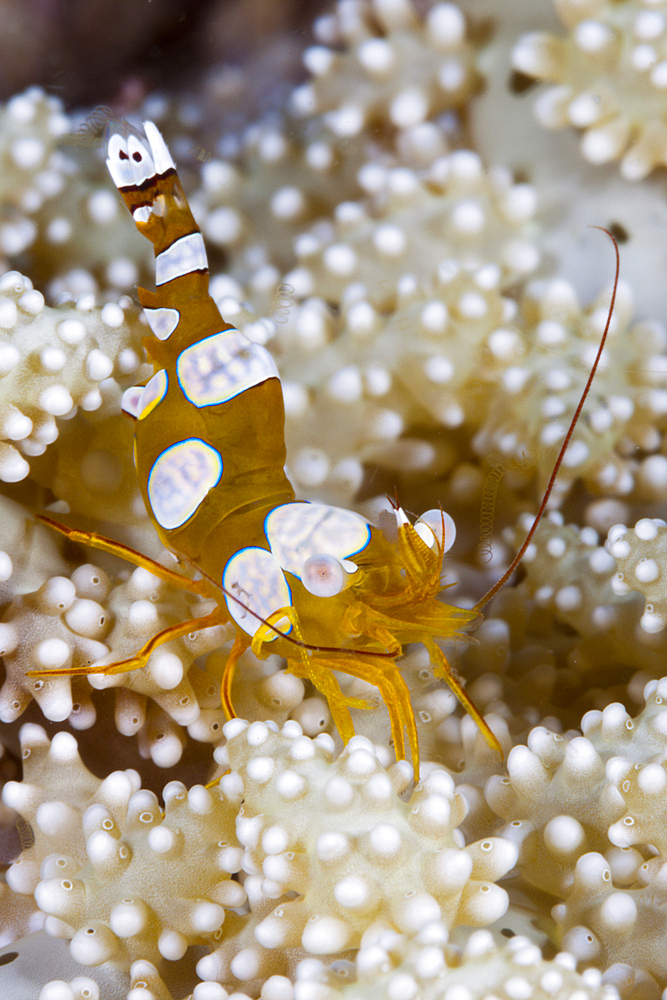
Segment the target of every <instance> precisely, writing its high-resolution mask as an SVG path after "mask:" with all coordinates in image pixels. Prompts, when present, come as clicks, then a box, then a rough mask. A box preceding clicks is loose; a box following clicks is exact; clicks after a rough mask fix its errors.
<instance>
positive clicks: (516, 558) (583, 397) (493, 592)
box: [472, 226, 621, 611]
mask: <svg viewBox="0 0 667 1000" xmlns="http://www.w3.org/2000/svg"><path fill="white" fill-rule="evenodd" d="M591 229H599V230H601V231H602V232H603V233H606V234H607V236H608V237H609V239H610V240H611V242H612V243H613V244H614V251H615V252H616V274H615V276H614V287H613V289H612V293H611V302H610V303H609V312H608V313H607V322H606V323H605V327H604V332H603V334H602V338H601V339H600V346H599V347H598V352H597V354H596V356H595V361H594V362H593V366H592V368H591V371H590V374H589V376H588V381H587V382H586V386H585V388H584V391H583V392H582V394H581V399H580V400H579V405H578V406H577V409H576V410H575V412H574V416H573V417H572V423H571V424H570V427H569V429H568V432H567V434H566V435H565V440H564V441H563V444H562V445H561V449H560V451H559V452H558V458H557V459H556V464H555V465H554V467H553V472H552V473H551V478H550V479H549V483H548V485H547V488H546V490H545V491H544V496H543V497H542V503H541V504H540V507H539V510H538V512H537V514H536V515H535V520H534V521H533V523H532V525H531V528H530V531H529V532H528V534H527V535H526V538H525V540H524V543H523V545H522V546H521V548H520V549H519V551H518V552H517V554H516V555H515V556H514V559H513V560H512V562H511V563H510V565H509V567H508V568H507V569H506V570H505V572H504V573H503V575H502V576H501V577H500V579H499V580H498V582H497V583H495V584H494V585H493V587H491V590H488V591H487V592H486V594H485V595H484V597H482V599H481V600H480V601H478V602H477V604H476V605H475V606H474V608H473V609H472V610H473V611H481V610H482V608H484V607H485V606H486V605H487V604H488V603H489V601H490V600H491V599H492V598H493V597H495V596H496V594H497V593H498V591H499V590H501V589H502V588H503V587H504V586H505V584H506V583H507V581H508V580H509V578H510V577H511V575H512V573H514V571H515V570H516V568H517V566H518V565H519V563H520V562H521V560H522V559H523V557H524V555H525V554H526V549H527V548H528V546H529V545H530V543H531V541H532V538H533V535H534V534H535V532H536V531H537V527H538V525H539V523H540V521H541V520H542V515H543V514H544V511H545V509H546V506H547V503H548V502H549V497H550V496H551V491H552V490H553V488H554V483H555V482H556V476H557V475H558V473H559V471H560V467H561V465H562V464H563V458H564V457H565V452H566V451H567V446H568V445H569V443H570V439H571V437H572V435H573V433H574V429H575V427H576V426H577V422H578V420H579V417H580V415H581V411H582V409H583V406H584V403H585V402H586V397H587V396H588V393H589V390H590V388H591V385H592V384H593V379H594V378H595V373H596V371H597V368H598V365H599V363H600V358H601V357H602V351H603V350H604V345H605V342H606V340H607V334H608V333H609V325H610V323H611V317H612V315H613V312H614V305H615V303H616V290H617V288H618V276H619V273H620V269H621V258H620V255H619V252H618V243H617V242H616V240H615V239H614V237H613V236H612V234H611V233H610V232H609V230H608V229H605V228H604V226H591Z"/></svg>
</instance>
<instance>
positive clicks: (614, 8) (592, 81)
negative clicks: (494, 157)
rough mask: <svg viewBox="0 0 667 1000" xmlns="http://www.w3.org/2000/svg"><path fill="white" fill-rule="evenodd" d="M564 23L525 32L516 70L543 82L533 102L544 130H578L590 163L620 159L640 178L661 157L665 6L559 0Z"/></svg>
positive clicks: (629, 175)
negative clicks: (558, 32)
mask: <svg viewBox="0 0 667 1000" xmlns="http://www.w3.org/2000/svg"><path fill="white" fill-rule="evenodd" d="M555 7H556V9H557V11H558V14H559V16H560V18H561V20H562V22H563V23H564V25H565V27H566V28H567V29H568V32H569V33H568V34H567V35H565V36H560V37H557V36H555V35H552V34H550V33H548V32H543V31H537V32H532V33H530V34H527V35H524V36H523V37H522V38H520V39H519V40H518V42H517V43H516V45H515V47H514V50H513V53H512V65H513V67H514V69H515V70H518V71H519V72H521V73H523V74H525V75H526V76H529V77H534V78H535V79H537V80H540V81H541V82H543V83H546V84H548V86H547V87H546V89H543V90H542V92H541V94H540V95H539V97H538V98H537V101H536V104H535V112H536V115H537V118H538V120H539V121H540V122H541V124H542V125H544V126H545V127H547V128H550V129H556V128H563V127H565V126H567V125H572V126H574V127H575V128H577V129H580V130H582V131H583V136H582V139H581V152H582V154H583V156H584V157H585V158H586V159H587V160H588V161H589V162H590V163H597V164H599V163H608V162H609V161H610V160H620V161H621V174H622V175H623V177H624V178H625V179H626V180H631V181H638V180H641V179H642V178H644V177H646V176H647V174H649V173H650V172H651V171H652V170H653V169H654V168H655V167H658V166H664V165H665V164H666V163H667V154H666V152H665V149H666V142H667V119H666V118H665V96H664V95H665V88H666V87H667V5H666V4H665V3H664V2H661V0H657V2H656V0H629V2H628V0H626V2H623V3H614V2H612V0H585V2H583V3H582V2H581V0H557V2H556V3H555Z"/></svg>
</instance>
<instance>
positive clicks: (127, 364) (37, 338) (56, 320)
mask: <svg viewBox="0 0 667 1000" xmlns="http://www.w3.org/2000/svg"><path fill="white" fill-rule="evenodd" d="M124 305H125V309H123V308H122V307H121V305H119V304H117V303H113V302H109V303H107V304H106V305H105V306H103V307H102V308H101V309H95V308H93V306H94V300H92V301H89V302H82V301H80V303H79V307H78V308H76V309H73V308H71V307H60V308H59V309H52V308H50V307H48V306H45V305H44V296H43V295H42V294H41V292H38V291H37V290H36V289H34V288H33V286H32V282H31V281H30V279H29V278H25V277H24V276H23V275H21V274H19V273H18V271H7V272H6V273H5V274H4V275H3V276H2V278H0V399H1V402H0V438H2V442H1V443H0V478H2V479H3V480H4V481H5V482H17V481H19V480H21V479H24V478H25V477H26V476H27V475H28V472H29V468H30V464H29V461H28V459H30V458H31V457H35V456H38V455H41V454H43V453H44V451H45V450H46V448H47V446H48V445H50V444H52V443H53V442H54V441H55V440H56V439H57V437H58V424H57V421H56V418H57V417H61V418H62V417H71V416H73V415H74V413H76V409H75V408H76V407H80V408H81V409H82V410H83V411H85V412H88V413H92V412H94V411H95V410H98V409H100V407H102V405H103V398H102V393H101V392H100V383H101V382H104V381H105V380H106V379H108V378H110V377H111V376H112V375H114V376H118V377H122V376H127V375H128V374H130V373H133V372H135V371H136V370H137V368H138V367H139V364H140V351H141V336H142V334H143V328H142V325H141V324H140V323H139V321H138V317H137V312H136V310H135V309H133V308H132V307H131V303H130V302H129V301H128V302H126V303H124ZM126 310H127V311H128V312H129V317H128V319H126V315H125V311H126ZM128 320H129V321H128Z"/></svg>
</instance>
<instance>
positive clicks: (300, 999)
mask: <svg viewBox="0 0 667 1000" xmlns="http://www.w3.org/2000/svg"><path fill="white" fill-rule="evenodd" d="M447 937H448V935H447V928H446V927H445V926H444V925H443V924H442V923H438V922H436V921H434V922H433V923H430V924H427V925H426V926H425V927H424V928H423V930H422V931H421V932H420V933H419V934H418V935H417V936H416V938H414V939H412V940H410V939H406V938H405V937H401V936H400V935H398V934H396V932H395V931H393V930H391V929H390V928H389V927H387V926H386V925H384V924H382V923H380V924H377V925H373V926H371V927H370V928H369V929H368V930H367V931H366V933H365V934H364V937H363V939H362V942H361V946H360V948H359V951H358V952H357V955H356V958H355V963H354V967H353V968H352V969H349V970H348V969H347V968H346V969H340V970H338V969H327V968H324V967H322V966H318V964H317V963H314V962H313V963H305V962H304V963H303V966H300V967H299V968H298V969H297V979H296V982H295V984H294V993H293V997H294V1000H307V998H309V997H311V996H312V995H313V992H314V990H315V989H317V996H318V997H320V998H321V1000H338V998H341V1000H342V998H345V1000H352V998H353V997H354V998H356V997H359V996H363V997H365V998H368V1000H396V998H397V997H401V998H402V997H411V998H412V1000H439V998H441V997H448V998H449V997H452V998H454V997H465V998H467V1000H483V998H484V1000H492V998H493V1000H495V998H499V1000H519V998H520V997H534V998H535V1000H547V998H553V1000H568V998H571V997H573V996H576V997H577V998H579V1000H585V998H591V1000H593V998H600V1000H603V998H604V1000H615V998H616V997H617V996H618V994H617V992H616V989H615V988H614V986H612V985H606V984H605V983H603V980H602V976H601V975H600V973H599V972H598V971H597V970H594V969H587V970H585V971H584V972H583V974H582V973H581V972H577V971H576V968H575V966H576V960H575V957H574V956H573V955H571V954H569V953H567V952H561V953H559V954H557V955H556V956H555V957H554V958H553V959H552V960H551V961H545V960H544V958H543V957H542V954H541V952H540V949H539V948H537V947H536V946H535V945H534V944H533V943H532V942H531V941H529V940H528V938H526V937H522V936H516V937H514V938H512V940H511V941H508V942H506V943H503V944H502V945H498V944H496V943H495V942H494V940H493V937H492V935H491V934H490V933H489V932H488V931H474V932H473V933H472V934H471V935H470V937H469V938H468V940H467V941H466V943H465V946H464V947H463V948H462V949H460V950H459V949H457V948H455V947H453V946H452V945H451V944H448V941H447ZM352 977H354V981H353V982H350V981H349V980H350V978H352ZM281 985H282V984H281V983H279V982H278V981H277V977H276V981H275V982H274V981H272V980H269V981H268V982H267V984H266V988H265V991H263V993H262V996H263V997H264V998H265V1000H279V998H280V997H281V994H280V992H279V990H280V986H281ZM282 996H284V994H282Z"/></svg>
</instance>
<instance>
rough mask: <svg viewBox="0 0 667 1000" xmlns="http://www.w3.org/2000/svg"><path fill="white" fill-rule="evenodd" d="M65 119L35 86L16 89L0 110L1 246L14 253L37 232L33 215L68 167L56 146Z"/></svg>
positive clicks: (63, 181) (59, 186)
mask: <svg viewBox="0 0 667 1000" xmlns="http://www.w3.org/2000/svg"><path fill="white" fill-rule="evenodd" d="M68 127H69V120H68V118H67V116H66V115H65V113H64V111H63V106H62V103H61V101H60V100H59V99H58V98H57V97H53V96H47V95H46V94H45V93H44V91H43V90H41V89H40V88H39V87H31V88H30V89H29V90H26V91H25V92H24V93H23V94H17V95H16V96H15V97H13V98H12V99H11V100H10V101H8V102H7V104H6V105H5V106H4V107H3V108H2V111H1V112H0V137H1V138H0V200H1V201H2V213H1V215H0V252H1V253H3V254H6V255H7V256H14V255H16V254H20V253H22V252H23V251H25V250H26V249H27V248H28V247H29V246H30V245H31V244H32V243H33V241H34V240H35V237H36V236H37V225H36V223H35V221H34V219H33V218H32V216H33V215H34V214H35V212H37V211H38V210H39V209H40V208H41V207H42V205H43V203H44V202H45V201H48V200H50V199H53V198H55V197H57V196H58V195H60V194H61V193H62V191H63V189H64V187H65V184H66V180H67V175H68V167H67V163H66V160H65V158H64V157H63V156H62V155H61V154H60V153H59V152H58V151H57V149H56V145H57V143H58V140H59V139H60V138H61V137H62V136H63V135H64V134H65V133H66V132H67V130H68Z"/></svg>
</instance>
